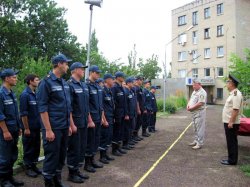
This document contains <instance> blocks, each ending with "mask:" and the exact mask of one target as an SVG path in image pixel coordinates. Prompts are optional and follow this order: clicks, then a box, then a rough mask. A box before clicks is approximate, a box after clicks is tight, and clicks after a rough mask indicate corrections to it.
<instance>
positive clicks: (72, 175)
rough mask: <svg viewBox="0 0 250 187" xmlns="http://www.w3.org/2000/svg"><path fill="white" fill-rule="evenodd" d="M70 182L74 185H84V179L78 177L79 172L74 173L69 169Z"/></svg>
mask: <svg viewBox="0 0 250 187" xmlns="http://www.w3.org/2000/svg"><path fill="white" fill-rule="evenodd" d="M68 181H71V182H73V183H84V179H83V178H81V177H80V176H79V175H78V173H77V171H73V170H70V169H69V176H68Z"/></svg>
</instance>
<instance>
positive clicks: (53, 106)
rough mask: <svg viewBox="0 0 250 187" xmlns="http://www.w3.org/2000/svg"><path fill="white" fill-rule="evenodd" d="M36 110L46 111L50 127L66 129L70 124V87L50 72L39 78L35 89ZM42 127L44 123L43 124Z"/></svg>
mask: <svg viewBox="0 0 250 187" xmlns="http://www.w3.org/2000/svg"><path fill="white" fill-rule="evenodd" d="M37 105H38V112H39V113H43V112H48V115H49V121H50V124H51V128H52V129H66V128H69V125H70V112H71V111H72V109H71V101H70V89H69V85H68V84H67V82H66V81H65V80H64V79H62V78H57V77H56V76H55V74H54V73H52V72H50V73H49V75H48V76H47V77H45V78H44V79H43V80H41V82H40V84H39V86H38V90H37ZM43 128H44V125H43Z"/></svg>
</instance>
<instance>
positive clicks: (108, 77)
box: [103, 73, 115, 80]
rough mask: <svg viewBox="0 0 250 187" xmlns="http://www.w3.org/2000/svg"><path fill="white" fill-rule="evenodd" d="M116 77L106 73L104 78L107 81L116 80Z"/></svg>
mask: <svg viewBox="0 0 250 187" xmlns="http://www.w3.org/2000/svg"><path fill="white" fill-rule="evenodd" d="M114 78H115V77H114V76H113V75H112V74H111V73H106V74H105V75H104V76H103V79H104V80H106V79H114Z"/></svg>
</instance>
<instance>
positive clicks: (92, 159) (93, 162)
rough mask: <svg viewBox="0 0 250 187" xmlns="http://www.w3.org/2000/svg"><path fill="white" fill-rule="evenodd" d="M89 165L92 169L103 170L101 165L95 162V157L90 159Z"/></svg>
mask: <svg viewBox="0 0 250 187" xmlns="http://www.w3.org/2000/svg"><path fill="white" fill-rule="evenodd" d="M91 164H92V166H93V167H94V168H103V165H102V164H101V163H99V162H97V161H96V160H95V156H92V157H91Z"/></svg>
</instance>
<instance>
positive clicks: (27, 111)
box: [20, 74, 41, 177]
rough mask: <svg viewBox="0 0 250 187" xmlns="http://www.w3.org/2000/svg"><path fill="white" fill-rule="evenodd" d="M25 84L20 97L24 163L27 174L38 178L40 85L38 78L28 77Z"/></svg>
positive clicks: (31, 75) (34, 76) (39, 172)
mask: <svg viewBox="0 0 250 187" xmlns="http://www.w3.org/2000/svg"><path fill="white" fill-rule="evenodd" d="M24 82H25V83H26V84H27V87H26V88H25V89H24V91H23V92H22V94H21V95H20V116H21V119H22V129H23V136H22V141H23V163H24V166H25V173H26V175H28V176H30V177H37V175H39V174H41V171H40V170H39V169H38V168H37V167H36V164H37V162H38V158H39V155H40V147H41V136H40V130H41V123H40V114H39V112H38V108H37V103H36V88H37V86H38V84H39V78H38V76H36V75H34V74H30V75H27V76H26V78H25V80H24Z"/></svg>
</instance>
